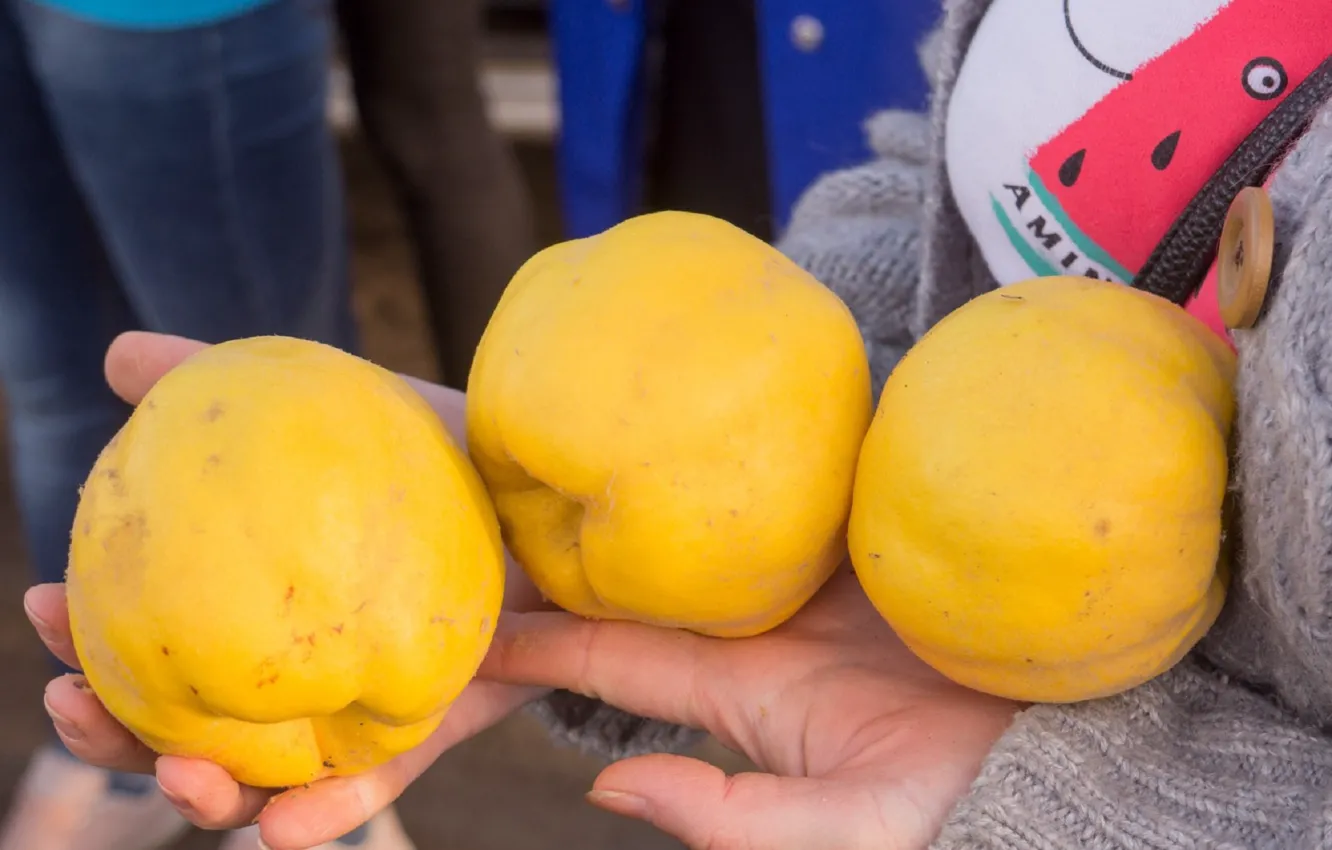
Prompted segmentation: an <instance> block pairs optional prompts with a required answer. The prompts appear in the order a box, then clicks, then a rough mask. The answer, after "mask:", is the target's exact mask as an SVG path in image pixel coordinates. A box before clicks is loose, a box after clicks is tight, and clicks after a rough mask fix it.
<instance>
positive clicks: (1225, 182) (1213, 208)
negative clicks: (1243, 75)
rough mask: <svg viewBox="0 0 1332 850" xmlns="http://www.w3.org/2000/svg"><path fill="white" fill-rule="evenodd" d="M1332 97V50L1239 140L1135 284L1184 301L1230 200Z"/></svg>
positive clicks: (1259, 176)
mask: <svg viewBox="0 0 1332 850" xmlns="http://www.w3.org/2000/svg"><path fill="white" fill-rule="evenodd" d="M1329 100H1332V56H1330V57H1328V58H1327V59H1325V60H1324V61H1323V63H1322V64H1321V65H1319V66H1318V67H1317V68H1316V69H1315V70H1314V72H1313V73H1312V74H1310V75H1309V76H1308V77H1307V78H1305V80H1304V82H1302V83H1300V84H1299V85H1298V86H1296V87H1295V88H1294V89H1293V90H1292V91H1291V93H1290V95H1289V96H1288V97H1287V98H1286V99H1285V100H1283V101H1282V102H1281V103H1280V104H1279V105H1278V106H1277V107H1276V108H1275V109H1273V110H1272V112H1271V113H1269V114H1268V116H1267V117H1266V118H1264V119H1263V121H1262V122H1261V123H1260V124H1259V125H1258V126H1257V127H1256V128H1254V131H1253V132H1252V133H1250V134H1249V136H1248V137H1247V138H1246V139H1245V140H1244V141H1243V142H1242V143H1241V144H1240V146H1239V147H1238V148H1237V149H1236V150H1235V152H1234V153H1233V154H1231V155H1230V157H1229V158H1227V159H1226V161H1225V163H1223V164H1222V166H1221V168H1220V169H1218V170H1217V172H1216V174H1214V175H1213V176H1212V178H1211V179H1210V180H1208V181H1207V184H1206V185H1205V186H1203V188H1202V191H1200V192H1199V193H1198V194H1197V195H1195V196H1194V197H1193V200H1191V201H1190V202H1189V205H1188V206H1187V207H1185V208H1184V211H1183V212H1182V213H1180V215H1179V217H1178V218H1176V219H1175V222H1174V223H1173V224H1172V225H1171V226H1170V229H1169V230H1168V231H1166V235H1165V236H1164V237H1163V238H1162V239H1161V241H1160V242H1159V243H1157V246H1156V248H1155V250H1153V251H1152V254H1151V256H1150V257H1148V258H1147V262H1146V263H1144V264H1143V267H1142V268H1141V269H1140V270H1139V271H1138V273H1137V275H1136V276H1135V277H1134V278H1133V284H1132V285H1133V287H1134V288H1136V289H1142V290H1145V291H1147V292H1150V293H1152V294H1154V295H1160V296H1162V297H1164V298H1169V299H1170V300H1171V301H1173V302H1175V303H1176V304H1184V303H1185V302H1186V301H1188V300H1189V298H1191V297H1193V294H1194V293H1195V292H1197V291H1198V288H1199V287H1200V286H1202V283H1203V280H1204V279H1205V278H1206V277H1207V270H1208V269H1209V268H1210V267H1211V265H1212V258H1213V257H1214V256H1215V255H1216V249H1217V245H1218V243H1219V242H1220V239H1221V229H1222V227H1223V226H1224V224H1225V220H1226V214H1227V212H1228V211H1229V210H1230V205H1231V203H1232V202H1233V201H1234V200H1235V197H1236V196H1237V195H1238V194H1239V193H1240V191H1241V190H1243V189H1245V188H1246V187H1249V186H1261V185H1262V184H1263V183H1264V181H1266V180H1267V177H1268V176H1269V175H1270V174H1271V173H1272V170H1273V169H1274V168H1276V166H1277V164H1278V163H1279V162H1280V161H1281V159H1282V158H1283V157H1284V156H1285V155H1286V153H1287V152H1288V151H1289V150H1290V148H1291V147H1292V146H1293V145H1294V144H1295V143H1296V142H1297V141H1299V139H1300V137H1301V136H1303V135H1304V133H1305V131H1306V130H1307V129H1308V127H1309V124H1310V123H1311V122H1312V121H1313V119H1314V116H1315V115H1316V114H1317V113H1318V110H1320V109H1321V108H1322V107H1323V105H1324V104H1326V103H1327V102H1328V101H1329Z"/></svg>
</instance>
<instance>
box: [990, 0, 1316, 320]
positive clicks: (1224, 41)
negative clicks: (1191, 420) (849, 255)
mask: <svg viewBox="0 0 1332 850" xmlns="http://www.w3.org/2000/svg"><path fill="white" fill-rule="evenodd" d="M1330 46H1332V2H1330V1H1329V0H1283V1H1282V2H1281V3H1279V4H1274V3H1273V2H1272V0H1230V2H1229V3H1227V4H1226V5H1225V6H1223V7H1222V8H1221V9H1220V10H1219V11H1218V12H1217V13H1216V14H1215V15H1214V16H1213V17H1211V18H1210V19H1209V20H1207V21H1205V22H1204V23H1203V24H1202V25H1200V26H1199V27H1198V28H1197V29H1196V30H1195V31H1194V32H1193V34H1192V35H1190V36H1189V37H1188V38H1185V39H1184V40H1182V41H1180V42H1178V43H1177V44H1175V45H1174V46H1173V47H1171V48H1169V49H1168V50H1166V51H1165V52H1164V53H1162V54H1160V55H1158V56H1156V57H1155V58H1153V59H1151V60H1149V61H1147V62H1146V63H1144V64H1143V65H1142V66H1141V67H1139V68H1137V69H1135V70H1134V72H1133V73H1132V74H1131V75H1130V77H1129V79H1128V80H1126V81H1125V82H1123V83H1121V84H1120V85H1118V86H1116V87H1115V88H1114V89H1113V90H1111V92H1110V93H1109V94H1108V95H1106V96H1105V97H1104V98H1102V99H1101V100H1100V101H1099V102H1098V103H1097V104H1096V105H1095V106H1093V107H1092V108H1091V109H1090V110H1089V111H1088V112H1086V113H1085V114H1084V115H1083V116H1082V117H1081V118H1079V119H1078V120H1077V121H1075V122H1073V123H1072V124H1070V125H1069V126H1068V127H1066V128H1065V129H1064V130H1062V131H1061V132H1059V133H1058V134H1057V135H1056V136H1054V137H1053V138H1051V139H1050V140H1049V141H1047V142H1045V143H1044V144H1043V145H1041V146H1040V147H1039V148H1037V149H1036V151H1035V152H1034V153H1033V155H1032V156H1031V158H1030V162H1029V165H1030V171H1029V174H1028V180H1029V185H1009V186H1006V187H1005V189H1006V190H1007V191H1008V192H1009V193H1010V194H1011V197H1007V198H1005V197H1002V196H1000V197H996V198H994V199H993V200H994V206H995V212H996V214H998V215H999V216H1000V220H1001V222H1002V223H1003V224H1004V226H1005V229H1006V230H1007V231H1008V233H1009V237H1010V239H1011V240H1012V241H1013V244H1014V245H1015V246H1016V247H1017V249H1018V250H1019V251H1020V252H1021V253H1022V255H1023V257H1024V259H1025V260H1026V262H1027V264H1028V265H1030V266H1031V267H1032V270H1033V272H1035V273H1036V274H1086V275H1089V276H1092V277H1102V278H1109V279H1113V280H1118V281H1121V282H1127V281H1129V280H1131V279H1132V278H1133V275H1134V273H1135V272H1136V271H1137V270H1138V269H1139V268H1141V266H1142V265H1143V263H1144V262H1146V260H1147V258H1148V257H1149V256H1150V255H1151V253H1152V250H1153V249H1154V248H1155V246H1156V244H1157V243H1158V242H1159V241H1160V239H1161V238H1162V237H1163V236H1164V235H1165V233H1166V232H1167V231H1168V230H1169V228H1170V225H1171V224H1172V223H1173V222H1174V220H1175V219H1176V218H1177V217H1178V216H1179V214H1180V213H1181V212H1182V211H1183V209H1184V208H1185V206H1187V205H1188V203H1189V201H1190V200H1191V199H1192V198H1193V196H1194V195H1195V194H1196V193H1197V192H1198V191H1199V190H1200V189H1201V188H1202V187H1203V186H1204V185H1205V184H1206V182H1207V181H1208V180H1209V179H1210V178H1211V177H1212V175H1213V174H1214V173H1215V172H1216V171H1217V170H1218V169H1219V168H1220V167H1221V165H1222V164H1223V163H1224V161H1225V160H1226V158H1227V157H1228V156H1230V154H1231V153H1233V152H1234V150H1235V148H1236V147H1238V145H1239V144H1240V142H1242V141H1243V140H1244V139H1245V138H1246V137H1247V136H1248V135H1249V134H1250V133H1251V132H1252V131H1253V130H1254V128H1255V127H1256V126H1257V125H1258V124H1259V123H1260V122H1261V121H1262V120H1263V119H1264V118H1265V117H1266V116H1267V115H1268V113H1269V112H1270V111H1271V110H1272V109H1273V108H1274V107H1275V106H1276V105H1277V104H1278V103H1280V102H1281V100H1282V99H1283V98H1284V97H1285V96H1286V94H1287V93H1288V92H1289V91H1290V90H1292V89H1293V88H1295V87H1296V86H1297V85H1299V84H1300V83H1301V82H1302V81H1303V80H1304V79H1305V78H1306V77H1307V76H1308V75H1309V74H1310V73H1311V72H1312V71H1314V70H1315V69H1316V68H1317V66H1318V65H1319V64H1320V63H1321V62H1322V61H1323V60H1324V59H1325V58H1326V57H1327V55H1328V52H1329V49H1330ZM1213 286H1214V281H1213V280H1210V279H1209V282H1208V287H1205V290H1206V289H1207V288H1209V287H1213ZM1211 292H1212V294H1211V295H1210V298H1211V299H1212V300H1214V299H1215V292H1214V289H1211ZM1199 297H1208V296H1206V295H1205V294H1204V293H1200V296H1199ZM1197 300H1198V299H1197V298H1195V301H1197ZM1195 306H1197V305H1195ZM1199 310H1200V311H1201V312H1202V313H1207V312H1209V311H1210V312H1211V313H1213V314H1215V312H1216V311H1215V310H1214V309H1212V307H1211V305H1209V304H1204V305H1201V306H1200V307H1199ZM1195 312H1197V311H1195ZM1202 317H1203V318H1204V319H1205V320H1207V321H1208V323H1209V324H1213V326H1214V327H1216V324H1215V323H1219V321H1220V318H1219V316H1218V315H1211V316H1207V315H1203V316H1202ZM1223 335H1224V334H1223Z"/></svg>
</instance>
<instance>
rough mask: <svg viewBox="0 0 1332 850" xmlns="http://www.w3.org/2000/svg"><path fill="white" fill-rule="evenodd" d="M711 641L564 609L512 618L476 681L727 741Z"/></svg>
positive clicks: (504, 621)
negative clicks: (549, 691)
mask: <svg viewBox="0 0 1332 850" xmlns="http://www.w3.org/2000/svg"><path fill="white" fill-rule="evenodd" d="M710 640H711V639H709V638H705V637H702V636H700V635H696V634H693V633H691V632H686V631H683V630H679V629H664V628H658V627H655V626H648V625H643V624H639V623H631V622H620V621H613V620H589V619H584V618H582V617H577V616H575V615H573V614H567V613H565V612H562V611H552V612H545V611H543V612H536V613H526V614H520V613H508V612H506V613H505V614H503V615H502V616H501V617H500V621H499V626H498V628H497V629H496V632H495V637H494V640H493V642H492V643H491V647H490V652H489V653H488V654H487V656H486V660H485V661H484V662H482V664H481V670H480V673H479V674H478V675H480V676H482V677H483V678H486V679H490V680H493V681H499V682H508V683H510V684H516V685H539V686H544V687H549V688H559V689H563V690H567V691H572V692H574V693H578V694H582V695H584V696H589V697H595V698H598V699H601V700H602V701H604V702H607V703H609V704H611V705H614V706H616V707H617V708H620V709H622V710H624V711H627V712H630V713H632V714H637V715H639V716H641V717H652V718H656V719H658V720H664V721H666V722H668V723H676V724H680V725H684V726H691V727H695V728H704V729H707V730H709V731H711V732H714V733H721V734H723V735H726V734H729V733H728V731H727V730H722V729H719V728H717V727H718V713H717V712H716V710H715V707H714V706H713V705H712V704H711V701H710V700H709V699H708V698H707V690H708V688H707V684H708V683H707V682H706V681H702V677H703V676H704V675H705V673H706V671H704V670H703V668H702V666H701V665H702V664H703V662H704V660H705V658H704V656H705V654H706V652H707V651H708V647H709V641H710Z"/></svg>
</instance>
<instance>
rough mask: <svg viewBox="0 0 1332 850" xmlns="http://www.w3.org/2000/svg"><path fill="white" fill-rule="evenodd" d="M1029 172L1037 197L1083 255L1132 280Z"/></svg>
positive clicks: (1042, 183) (1035, 176) (1033, 172)
mask: <svg viewBox="0 0 1332 850" xmlns="http://www.w3.org/2000/svg"><path fill="white" fill-rule="evenodd" d="M1027 174H1028V176H1029V177H1030V178H1031V188H1032V191H1034V192H1035V193H1036V197H1037V198H1039V199H1040V201H1041V203H1042V204H1043V205H1044V206H1045V208H1046V209H1047V210H1049V211H1050V215H1052V216H1054V218H1055V221H1057V222H1059V226H1060V227H1061V228H1063V230H1064V232H1065V233H1067V234H1068V238H1069V239H1072V240H1073V244H1074V245H1077V246H1078V248H1080V249H1081V250H1082V253H1083V256H1085V257H1087V258H1088V259H1090V260H1092V261H1094V262H1097V263H1100V264H1101V265H1102V266H1104V267H1105V268H1107V269H1109V270H1110V273H1111V274H1113V275H1115V276H1116V277H1118V278H1119V279H1120V280H1126V281H1127V280H1132V279H1133V275H1132V274H1130V273H1129V270H1128V269H1126V268H1124V267H1123V266H1122V265H1120V264H1119V262H1118V261H1116V260H1115V258H1114V257H1112V256H1110V255H1109V254H1107V253H1106V252H1105V249H1103V248H1102V247H1101V246H1100V245H1097V244H1096V243H1095V242H1093V241H1092V240H1091V239H1090V238H1089V237H1088V236H1087V234H1085V233H1083V232H1082V231H1081V230H1080V229H1079V228H1078V226H1077V225H1076V224H1074V223H1073V220H1072V219H1070V218H1069V217H1068V213H1066V212H1064V207H1063V205H1062V204H1060V203H1059V199H1058V198H1056V197H1055V196H1054V195H1052V194H1050V190H1049V189H1047V188H1045V183H1044V181H1042V180H1041V176H1040V175H1039V174H1037V173H1036V172H1035V171H1032V170H1030V169H1028V171H1027Z"/></svg>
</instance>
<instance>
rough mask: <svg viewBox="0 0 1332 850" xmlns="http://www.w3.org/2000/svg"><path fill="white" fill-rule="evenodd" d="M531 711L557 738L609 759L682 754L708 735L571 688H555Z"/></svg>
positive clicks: (591, 753)
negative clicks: (618, 706) (611, 703)
mask: <svg viewBox="0 0 1332 850" xmlns="http://www.w3.org/2000/svg"><path fill="white" fill-rule="evenodd" d="M529 710H530V711H531V712H532V713H533V714H534V715H536V717H537V718H538V719H539V720H541V722H542V723H544V724H545V725H546V727H547V728H548V729H549V730H550V731H551V734H552V735H553V736H554V737H555V738H556V740H560V741H564V742H566V743H569V744H573V745H574V746H576V747H578V748H579V749H580V750H582V751H583V752H584V753H587V754H590V755H594V756H597V757H598V758H602V759H606V760H608V761H618V760H620V759H624V758H632V757H633V756H642V755H648V754H649V753H680V752H683V751H685V750H687V749H689V748H690V747H692V746H694V745H695V744H697V743H699V742H701V741H702V740H703V738H705V737H706V733H704V732H701V731H698V730H696V729H689V728H687V727H684V726H676V725H674V724H672V723H663V722H662V721H660V720H650V719H648V718H645V717H638V716H637V715H633V714H629V713H628V712H624V711H621V710H620V709H618V708H615V707H613V706H610V705H607V704H606V703H604V702H602V701H601V700H597V699H592V698H590V697H585V696H582V695H581V694H575V693H570V692H569V691H555V692H553V693H551V694H550V695H548V696H547V697H545V698H544V699H542V700H538V701H537V702H535V703H533V704H532V705H531V706H530V708H529Z"/></svg>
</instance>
